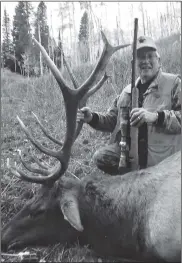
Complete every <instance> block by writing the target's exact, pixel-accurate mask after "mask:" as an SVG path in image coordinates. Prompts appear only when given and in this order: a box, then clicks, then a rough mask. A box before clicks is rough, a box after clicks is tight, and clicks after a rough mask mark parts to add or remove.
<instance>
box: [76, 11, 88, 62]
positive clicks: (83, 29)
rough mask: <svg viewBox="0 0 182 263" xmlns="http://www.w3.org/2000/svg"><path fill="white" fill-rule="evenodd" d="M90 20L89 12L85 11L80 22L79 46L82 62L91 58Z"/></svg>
mask: <svg viewBox="0 0 182 263" xmlns="http://www.w3.org/2000/svg"><path fill="white" fill-rule="evenodd" d="M88 38H89V21H88V13H87V12H86V11H85V12H84V13H83V16H82V18H81V22H80V32H79V36H78V39H79V48H80V57H81V61H82V62H87V61H88V60H89V42H88Z"/></svg>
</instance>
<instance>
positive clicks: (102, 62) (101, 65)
mask: <svg viewBox="0 0 182 263" xmlns="http://www.w3.org/2000/svg"><path fill="white" fill-rule="evenodd" d="M101 35H102V40H103V42H104V48H103V51H102V54H101V56H100V58H99V61H98V62H97V65H96V66H95V68H94V70H93V71H92V73H91V74H90V76H89V78H88V79H87V80H86V81H85V82H84V83H83V84H82V86H81V87H80V88H79V89H78V91H79V96H80V97H82V96H84V95H85V94H86V92H87V91H88V90H89V89H90V86H91V85H93V83H94V82H96V81H98V79H99V78H100V75H102V74H103V73H104V71H105V68H106V65H107V63H108V61H109V59H110V58H111V56H112V55H113V54H114V53H115V52H116V51H117V50H119V49H121V48H125V47H128V46H130V45H131V44H125V45H119V46H116V47H113V46H111V45H110V44H109V42H108V40H107V38H106V36H105V34H104V33H103V32H102V31H101Z"/></svg>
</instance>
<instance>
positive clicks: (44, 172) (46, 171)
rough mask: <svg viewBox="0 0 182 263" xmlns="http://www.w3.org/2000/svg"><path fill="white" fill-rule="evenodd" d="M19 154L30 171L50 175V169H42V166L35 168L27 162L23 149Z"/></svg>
mask: <svg viewBox="0 0 182 263" xmlns="http://www.w3.org/2000/svg"><path fill="white" fill-rule="evenodd" d="M19 156H20V160H21V162H22V164H23V166H24V167H25V168H26V169H27V170H28V171H30V172H33V173H38V174H42V175H49V174H50V171H49V170H46V169H40V168H35V167H33V166H32V165H30V164H28V163H27V162H25V161H24V159H23V156H22V154H21V151H19Z"/></svg>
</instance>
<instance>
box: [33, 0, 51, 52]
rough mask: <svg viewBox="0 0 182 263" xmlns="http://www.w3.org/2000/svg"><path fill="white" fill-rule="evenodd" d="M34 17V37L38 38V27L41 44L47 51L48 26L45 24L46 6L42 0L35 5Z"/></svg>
mask: <svg viewBox="0 0 182 263" xmlns="http://www.w3.org/2000/svg"><path fill="white" fill-rule="evenodd" d="M35 16H36V19H35V38H36V39H37V40H39V29H40V38H41V44H42V46H43V47H44V48H45V49H46V51H47V52H48V44H49V27H48V24H47V6H46V5H45V3H44V2H43V1H41V2H40V3H39V5H38V7H37V12H36V15H35Z"/></svg>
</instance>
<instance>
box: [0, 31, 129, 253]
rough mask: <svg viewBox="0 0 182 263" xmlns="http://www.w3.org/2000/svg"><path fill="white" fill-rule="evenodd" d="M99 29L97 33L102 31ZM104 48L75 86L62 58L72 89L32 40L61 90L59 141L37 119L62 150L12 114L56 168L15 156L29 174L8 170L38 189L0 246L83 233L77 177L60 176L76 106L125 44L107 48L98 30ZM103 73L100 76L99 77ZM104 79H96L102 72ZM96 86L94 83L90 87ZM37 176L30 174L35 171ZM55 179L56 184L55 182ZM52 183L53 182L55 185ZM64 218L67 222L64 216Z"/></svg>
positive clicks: (73, 128)
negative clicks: (63, 126)
mask: <svg viewBox="0 0 182 263" xmlns="http://www.w3.org/2000/svg"><path fill="white" fill-rule="evenodd" d="M101 33H102V32H101ZM102 39H103V41H104V49H103V52H102V54H101V56H100V59H99V61H98V63H97V65H96V67H95V68H94V70H93V72H92V73H91V75H90V77H89V78H88V79H87V80H86V81H85V82H84V83H83V84H82V85H81V86H80V87H78V84H77V81H76V79H75V78H74V76H73V74H72V72H71V70H70V68H69V66H68V64H67V63H66V60H65V59H64V64H65V65H66V68H67V70H68V72H69V74H70V77H71V79H72V82H73V84H74V87H75V89H71V88H70V87H69V86H68V85H67V84H66V82H65V80H64V79H63V77H62V75H61V73H60V71H59V70H58V68H57V67H56V66H55V64H54V63H53V61H52V60H51V59H50V57H49V56H48V54H47V53H46V51H45V49H44V48H43V47H42V46H41V44H40V43H39V42H37V40H36V39H33V40H34V43H35V44H36V46H37V47H38V48H39V50H40V51H41V53H42V55H43V57H44V59H45V61H46V63H47V65H48V66H49V68H50V69H51V71H52V73H53V75H54V77H55V79H56V80H57V82H58V84H59V87H60V89H61V91H62V94H63V98H64V102H65V109H66V135H65V139H64V142H63V143H60V142H59V141H57V140H55V139H54V138H52V137H51V136H50V135H49V134H48V133H47V131H46V130H45V129H44V127H43V126H42V124H41V122H40V121H39V120H38V118H37V116H36V115H35V117H36V118H37V121H38V123H39V124H40V127H41V129H42V130H43V132H44V133H45V134H46V135H47V136H48V138H50V139H51V140H52V141H54V142H55V143H58V144H59V145H61V149H60V150H58V151H53V150H50V149H48V148H46V147H45V146H43V145H41V144H40V143H39V142H38V141H37V140H36V139H34V138H33V136H32V135H31V133H30V132H29V130H28V129H27V128H26V126H25V125H24V123H23V122H22V120H21V119H20V118H19V117H17V119H18V121H19V123H20V125H21V127H22V129H23V130H24V132H25V134H26V135H27V137H28V138H29V140H30V141H31V142H32V144H33V145H34V146H35V147H36V148H37V149H39V150H40V151H41V152H43V153H44V154H47V155H49V156H52V157H55V158H56V159H57V160H58V162H57V164H56V165H55V167H53V168H51V167H49V166H48V165H45V164H44V165H43V164H42V163H41V162H40V161H39V160H38V159H37V158H35V157H33V159H34V161H35V162H36V163H37V164H38V166H39V168H35V166H33V165H30V164H28V163H27V162H25V161H24V159H23V157H22V155H21V154H20V158H21V162H22V164H23V166H24V167H25V168H26V169H28V170H29V171H30V172H32V173H33V174H34V175H31V174H26V173H24V172H23V171H22V170H21V169H19V168H17V167H16V168H12V167H11V168H10V170H11V172H12V173H13V174H14V175H15V176H17V177H19V178H21V179H23V180H26V181H28V182H32V183H38V184H41V185H42V187H41V189H40V192H39V193H38V194H37V195H36V196H35V197H33V199H32V200H30V202H29V203H27V204H26V205H25V207H24V208H23V209H22V210H21V211H20V212H19V213H18V214H17V215H16V216H15V217H14V218H13V219H12V220H11V221H10V222H9V223H8V224H7V225H5V226H4V228H3V231H2V248H3V249H7V248H20V247H24V246H27V245H47V244H51V243H56V242H61V243H65V242H66V241H69V242H70V241H71V240H75V238H76V237H78V236H79V233H81V232H82V231H83V226H82V224H81V218H80V213H79V206H78V199H79V194H78V193H79V190H80V187H81V181H80V180H79V179H78V178H77V179H75V178H74V179H70V178H65V177H64V178H61V179H60V177H61V176H62V175H64V173H65V171H66V170H67V168H68V163H69V159H70V154H71V148H72V145H73V143H74V141H75V139H76V138H77V136H78V134H79V132H80V130H81V126H82V125H83V124H82V123H80V124H78V125H76V116H77V110H78V108H79V107H83V106H84V105H85V103H86V101H87V99H88V97H89V96H91V95H92V94H93V93H94V92H96V91H97V90H98V89H99V88H100V87H101V86H102V85H103V83H104V82H105V81H106V79H107V78H108V76H107V75H106V74H104V72H105V68H106V65H107V63H108V61H109V59H110V57H111V56H112V54H113V53H114V52H116V51H117V50H119V49H121V48H124V47H127V46H129V44H126V45H121V46H117V47H112V46H111V45H110V44H109V43H108V41H107V39H106V37H105V35H104V34H103V33H102ZM103 74H104V75H103ZM102 75H103V77H102V78H101V76H102ZM94 84H95V86H93V85H94ZM37 173H38V174H40V175H38V176H37V175H35V174H37ZM58 179H60V180H59V181H58V182H56V181H57V180H58ZM55 182H56V183H55ZM65 219H66V220H65Z"/></svg>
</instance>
